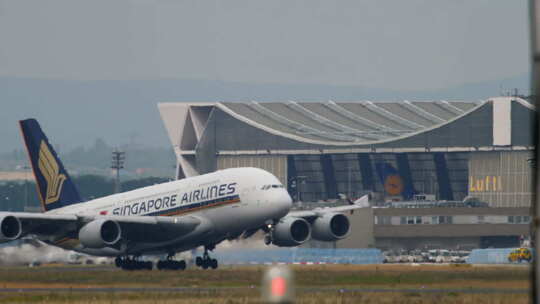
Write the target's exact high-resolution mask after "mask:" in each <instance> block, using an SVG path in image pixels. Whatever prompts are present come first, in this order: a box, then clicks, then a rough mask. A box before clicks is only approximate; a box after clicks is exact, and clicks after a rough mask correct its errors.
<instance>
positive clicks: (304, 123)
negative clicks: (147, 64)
mask: <svg viewBox="0 0 540 304" xmlns="http://www.w3.org/2000/svg"><path fill="white" fill-rule="evenodd" d="M486 102H487V101H474V102H469V101H429V102H428V101H414V102H411V101H400V102H381V101H379V102H372V101H357V102H333V101H327V102H297V101H288V102H257V101H251V102H241V103H239V102H220V103H216V106H217V107H219V108H220V109H221V110H223V111H225V112H226V113H228V114H229V115H231V116H233V117H235V118H236V119H238V120H241V121H243V122H245V123H247V124H249V125H251V126H253V127H256V128H259V129H262V130H264V131H266V132H269V133H272V134H274V135H278V136H283V137H287V138H290V139H293V140H297V141H300V142H305V143H312V144H323V145H335V146H345V145H365V144H375V143H384V142H388V141H392V140H396V139H399V138H406V137H408V136H412V135H415V134H418V133H421V132H424V131H428V130H431V129H434V128H437V127H440V126H442V125H445V124H447V123H450V122H452V121H454V120H455V119H457V118H459V117H462V116H464V115H467V114H468V113H471V112H473V111H474V110H475V109H477V108H479V107H481V106H482V105H483V104H485V103H486Z"/></svg>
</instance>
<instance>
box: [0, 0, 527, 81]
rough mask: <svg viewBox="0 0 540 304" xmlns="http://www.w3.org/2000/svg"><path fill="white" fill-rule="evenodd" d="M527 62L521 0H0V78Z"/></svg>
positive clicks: (506, 70)
mask: <svg viewBox="0 0 540 304" xmlns="http://www.w3.org/2000/svg"><path fill="white" fill-rule="evenodd" d="M528 71H529V45H528V13H527V1H525V0H512V1H508V0H452V1H448V0H444V1H443V0H407V1H403V0H377V1H375V0H373V1H365V0H364V1H362V0H351V1H349V0H344V1H325V0H276V1H253V0H227V1H220V0H214V1H206V0H183V1H174V0H131V1H127V0H115V1H110V0H93V1H80V0H48V1H40V0H0V77H1V76H4V77H19V78H43V79H70V80H135V79H138V80H140V79H144V80H147V79H164V78H166V79H171V78H172V79H204V80H219V81H232V82H243V83H284V84H323V85H344V86H364V87H374V88H386V89H399V90H430V89H439V88H446V87H451V86H455V85H460V84H464V83H470V82H481V81H490V80H495V79H501V78H507V77H515V76H518V75H523V74H526V73H528Z"/></svg>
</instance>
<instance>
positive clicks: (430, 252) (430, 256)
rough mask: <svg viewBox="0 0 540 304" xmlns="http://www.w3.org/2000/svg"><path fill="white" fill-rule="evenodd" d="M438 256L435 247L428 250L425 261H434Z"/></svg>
mask: <svg viewBox="0 0 540 304" xmlns="http://www.w3.org/2000/svg"><path fill="white" fill-rule="evenodd" d="M438 256H439V250H437V249H431V250H428V259H427V262H429V263H436V262H437V257H438Z"/></svg>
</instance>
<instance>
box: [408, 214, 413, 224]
mask: <svg viewBox="0 0 540 304" xmlns="http://www.w3.org/2000/svg"><path fill="white" fill-rule="evenodd" d="M407 224H408V225H412V224H414V216H407Z"/></svg>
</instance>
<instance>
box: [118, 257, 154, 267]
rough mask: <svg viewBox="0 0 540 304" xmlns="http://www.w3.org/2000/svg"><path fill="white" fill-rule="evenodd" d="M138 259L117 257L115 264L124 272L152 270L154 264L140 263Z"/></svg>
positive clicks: (148, 262)
mask: <svg viewBox="0 0 540 304" xmlns="http://www.w3.org/2000/svg"><path fill="white" fill-rule="evenodd" d="M137 258H138V257H129V256H125V257H116V259H114V264H115V265H116V267H119V268H122V269H123V270H152V262H150V261H139V260H138V259H137Z"/></svg>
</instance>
